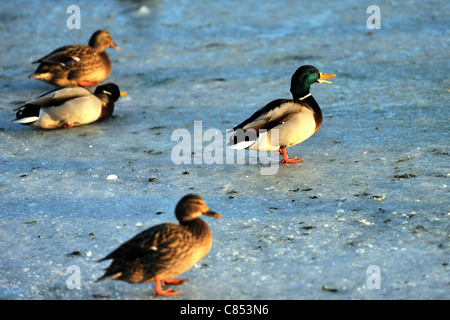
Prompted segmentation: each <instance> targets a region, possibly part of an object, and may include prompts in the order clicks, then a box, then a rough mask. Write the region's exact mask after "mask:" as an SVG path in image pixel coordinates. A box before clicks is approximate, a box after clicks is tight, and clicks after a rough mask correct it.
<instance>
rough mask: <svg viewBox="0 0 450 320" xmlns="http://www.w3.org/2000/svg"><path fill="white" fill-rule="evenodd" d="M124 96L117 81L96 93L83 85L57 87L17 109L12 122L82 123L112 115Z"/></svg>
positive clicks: (54, 125) (42, 124)
mask: <svg viewBox="0 0 450 320" xmlns="http://www.w3.org/2000/svg"><path fill="white" fill-rule="evenodd" d="M124 95H126V92H120V91H119V87H118V86H117V85H115V84H114V83H108V84H105V85H101V86H98V87H97V88H96V89H95V91H94V93H91V91H89V90H88V89H86V88H81V87H76V88H64V89H55V90H52V91H50V92H47V93H45V94H43V95H41V96H39V97H38V98H36V99H34V100H31V101H28V102H25V104H24V105H22V106H20V107H19V108H17V109H16V110H15V111H17V113H16V119H14V120H12V122H14V123H20V124H24V125H29V126H32V127H37V128H42V129H55V128H60V127H64V128H69V127H74V126H80V125H83V124H87V123H91V122H94V121H97V120H100V119H104V118H107V117H109V116H111V115H112V113H113V111H114V102H116V101H117V99H119V97H120V96H124Z"/></svg>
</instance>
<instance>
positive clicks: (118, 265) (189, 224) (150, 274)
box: [97, 194, 221, 296]
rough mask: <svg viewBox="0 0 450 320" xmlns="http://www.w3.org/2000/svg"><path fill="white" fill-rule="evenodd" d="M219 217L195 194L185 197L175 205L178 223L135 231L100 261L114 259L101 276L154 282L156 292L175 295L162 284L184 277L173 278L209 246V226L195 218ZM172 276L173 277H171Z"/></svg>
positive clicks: (206, 251)
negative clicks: (132, 236) (135, 233)
mask: <svg viewBox="0 0 450 320" xmlns="http://www.w3.org/2000/svg"><path fill="white" fill-rule="evenodd" d="M201 215H206V216H210V217H214V218H220V217H221V215H220V214H218V213H215V212H213V211H211V210H210V209H209V208H208V206H207V205H206V204H205V201H203V199H202V198H201V197H200V196H198V195H195V194H188V195H186V196H184V197H183V198H182V199H181V200H180V201H179V202H178V204H177V206H176V208H175V216H176V218H177V219H178V221H179V223H180V224H173V223H163V224H158V225H156V226H153V227H151V228H149V229H147V230H144V231H142V232H141V233H139V234H137V235H136V236H135V237H134V238H131V239H130V240H128V241H127V242H125V243H124V244H122V245H121V246H120V247H118V248H117V249H116V250H114V251H113V252H111V253H110V254H108V255H107V256H106V257H104V258H103V259H100V260H99V262H101V261H104V260H109V259H113V261H112V262H111V264H110V266H109V267H108V268H107V269H106V272H105V274H104V275H103V276H101V277H100V278H99V279H97V282H98V281H101V280H103V279H109V280H121V281H125V282H128V283H148V282H155V287H156V289H155V291H154V292H153V294H155V295H166V296H167V295H174V294H178V292H177V291H175V290H173V289H172V288H167V289H163V288H162V286H164V285H165V284H174V285H178V284H181V283H184V282H186V281H187V279H178V278H173V277H176V276H178V275H180V274H182V273H183V272H185V271H187V270H188V269H190V268H191V267H192V266H193V265H194V264H195V263H197V262H198V261H200V260H201V259H202V258H203V257H205V256H206V255H207V254H208V252H209V250H210V249H211V246H212V240H213V239H212V235H211V231H210V229H209V227H208V225H207V224H206V223H205V222H204V221H203V220H202V219H199V218H198V217H199V216H201ZM170 278H173V279H170Z"/></svg>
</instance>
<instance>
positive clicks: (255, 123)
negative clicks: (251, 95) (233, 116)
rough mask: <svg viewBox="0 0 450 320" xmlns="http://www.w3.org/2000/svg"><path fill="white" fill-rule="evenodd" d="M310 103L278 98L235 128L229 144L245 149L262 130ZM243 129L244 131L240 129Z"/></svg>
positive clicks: (296, 112)
mask: <svg viewBox="0 0 450 320" xmlns="http://www.w3.org/2000/svg"><path fill="white" fill-rule="evenodd" d="M304 107H309V106H308V104H306V103H302V102H295V101H293V100H290V99H277V100H274V101H272V102H270V103H268V104H267V105H266V106H264V107H262V108H261V109H259V110H258V111H256V112H255V113H254V114H253V115H252V116H250V117H249V118H248V119H247V120H245V121H243V122H242V123H240V124H238V125H237V126H235V127H234V128H233V131H235V133H234V134H233V135H232V136H231V137H230V140H229V142H228V144H227V145H228V146H231V147H232V148H235V149H245V148H248V147H250V146H252V145H253V144H254V143H255V142H256V141H257V139H258V137H259V134H260V130H265V131H269V130H271V129H273V128H274V127H276V126H278V125H281V124H283V123H285V122H287V121H289V120H290V119H292V118H293V117H295V116H296V115H297V114H299V113H300V112H301V111H302V109H303V108H304ZM239 129H241V130H242V131H243V132H242V131H240V130H239Z"/></svg>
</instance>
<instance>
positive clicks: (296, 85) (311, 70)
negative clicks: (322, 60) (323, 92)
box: [291, 66, 336, 100]
mask: <svg viewBox="0 0 450 320" xmlns="http://www.w3.org/2000/svg"><path fill="white" fill-rule="evenodd" d="M335 76H336V75H334V74H327V73H322V72H319V70H317V68H316V67H313V66H301V67H300V68H298V69H297V71H295V73H294V75H293V76H292V79H291V93H292V96H293V97H294V100H297V99H300V98H303V97H304V96H306V95H307V94H308V93H309V87H310V86H311V85H312V84H313V83H315V82H319V83H332V82H330V81H327V80H325V79H331V78H334V77H335Z"/></svg>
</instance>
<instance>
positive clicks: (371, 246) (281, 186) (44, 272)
mask: <svg viewBox="0 0 450 320" xmlns="http://www.w3.org/2000/svg"><path fill="white" fill-rule="evenodd" d="M70 4H76V5H78V6H79V7H80V9H81V17H82V21H81V29H80V30H69V29H68V28H67V27H66V20H67V18H68V17H69V14H67V13H66V4H64V3H62V2H61V1H56V0H55V1H45V2H44V1H39V2H38V1H9V2H7V1H2V2H0V33H1V38H2V46H1V49H0V50H1V55H0V61H1V64H0V68H1V73H0V98H1V101H2V104H1V106H0V148H1V150H2V151H1V154H0V162H1V166H0V203H1V207H2V212H1V215H0V217H1V220H0V248H1V254H0V298H2V299H102V298H103V299H148V298H150V299H221V300H226V299H449V298H450V290H449V284H450V277H449V269H448V268H449V266H448V263H449V229H450V228H449V194H448V187H447V186H448V185H449V166H448V163H449V149H448V142H449V111H448V110H449V92H450V83H449V78H448V74H449V67H448V65H449V58H450V50H449V20H448V15H447V13H448V12H449V9H450V8H449V2H448V1H433V2H432V1H401V2H400V1H395V2H394V1H382V2H380V4H379V6H380V9H381V29H379V30H377V29H374V30H370V29H368V28H367V26H366V20H367V18H368V17H369V14H367V13H366V9H367V7H368V6H369V5H371V4H373V3H371V2H367V3H366V2H358V4H356V3H355V2H354V1H339V2H337V1H335V2H329V1H314V2H312V1H311V2H299V1H294V0H292V1H289V0H286V1H284V0H282V1H255V0H250V1H232V2H230V1H187V0H179V1H173V0H164V1H163V0H160V1H119V0H116V1H96V2H93V1H72V2H71V3H70ZM100 28H105V29H108V30H109V31H110V33H111V34H112V36H113V39H114V41H115V42H116V44H117V45H119V46H120V47H121V48H122V50H120V51H115V50H108V53H109V56H110V58H111V60H112V62H113V71H112V73H111V75H110V77H109V78H108V79H107V81H108V82H115V83H117V84H118V85H119V87H120V88H121V90H124V91H127V92H128V96H127V97H125V98H121V99H120V100H119V101H118V103H117V105H116V109H115V113H114V117H113V118H111V119H108V120H106V121H102V122H98V123H94V124H91V125H87V126H82V127H75V128H71V129H67V130H55V131H42V130H35V129H32V128H29V127H25V126H20V125H17V124H13V123H11V122H10V120H11V119H13V118H14V112H13V111H12V109H13V105H12V104H10V102H11V101H16V100H27V99H30V98H33V97H35V96H37V95H39V94H41V93H43V92H45V91H48V90H50V89H52V88H53V87H52V86H50V85H48V84H46V83H42V82H39V81H36V80H30V79H27V76H28V75H29V74H30V73H32V72H33V71H34V69H35V65H31V62H32V61H33V60H36V59H37V58H40V57H41V56H43V55H44V54H47V53H48V52H50V50H52V49H54V48H56V47H58V46H61V45H65V44H69V43H87V42H88V39H89V37H90V36H91V34H92V33H93V31H95V30H97V29H100ZM303 64H312V65H314V66H316V67H317V68H319V70H320V71H322V72H325V73H335V74H336V75H337V76H336V78H335V79H333V84H332V85H327V84H315V85H313V86H312V88H311V91H312V94H313V95H314V97H315V98H316V100H317V101H318V102H319V104H320V105H321V107H322V111H323V113H324V122H323V125H322V128H321V129H320V130H319V131H318V132H317V133H316V134H315V135H314V136H313V137H312V138H310V139H308V140H306V141H305V142H303V143H302V144H300V145H297V146H294V147H291V148H289V149H288V153H289V155H290V156H295V155H297V156H301V157H303V158H304V159H305V160H304V162H302V163H298V164H288V165H280V166H279V168H278V172H277V174H275V175H269V176H264V175H261V170H260V169H261V165H260V164H244V165H238V164H205V163H201V164H181V165H174V164H173V162H172V159H171V151H172V149H173V148H174V146H175V145H176V144H177V142H176V141H172V140H171V135H172V132H173V131H174V130H175V129H180V128H182V129H183V128H184V129H187V130H189V132H193V129H194V121H202V128H203V130H207V129H216V130H217V131H218V133H221V134H222V135H223V137H225V132H226V130H227V129H230V128H232V127H233V126H234V125H236V124H238V123H240V122H241V121H242V120H244V119H245V118H246V117H247V116H249V115H251V114H252V113H253V112H254V111H255V110H256V109H257V108H259V107H261V106H262V105H264V104H266V103H268V102H269V101H271V100H274V99H277V98H289V97H290V93H289V84H290V77H291V75H292V73H293V72H294V71H295V70H296V69H297V67H299V66H300V65H303ZM224 143H225V138H224ZM207 145H208V142H205V143H204V144H203V147H205V146H207ZM193 151H194V150H193ZM115 176H116V177H117V178H116V177H115ZM108 177H110V178H108ZM111 177H114V179H111ZM155 178H156V179H155ZM191 192H194V193H198V194H200V195H201V196H203V197H204V199H205V200H206V202H207V204H208V205H209V206H210V207H211V208H212V209H213V210H215V211H217V212H220V213H221V214H222V216H223V217H222V219H220V220H215V219H209V218H205V220H206V221H207V223H208V224H209V225H210V227H211V229H212V232H213V235H214V244H213V248H212V250H211V252H210V253H209V255H208V256H207V257H205V258H204V259H203V260H202V261H200V262H199V263H198V264H197V265H196V266H195V267H194V268H192V269H191V270H189V271H187V272H186V273H185V274H184V275H183V276H184V277H187V278H189V282H188V283H186V284H184V285H182V286H181V287H179V288H177V289H179V291H180V295H178V296H174V297H171V298H160V297H152V296H151V293H152V292H153V289H154V287H153V284H145V285H130V284H127V283H122V282H113V281H110V282H101V283H94V280H95V279H96V278H98V277H99V276H100V275H102V272H103V270H102V269H103V268H105V267H106V266H107V262H105V263H101V264H99V263H96V260H97V259H99V258H102V257H103V256H104V255H106V254H107V253H109V252H110V251H112V250H113V249H114V248H116V247H117V246H118V245H119V244H120V243H123V242H124V241H126V240H128V239H129V238H131V237H132V236H133V235H135V234H136V233H138V232H140V231H141V230H144V229H145V228H147V227H150V226H152V225H154V224H157V223H162V222H167V221H169V222H175V217H174V215H173V209H174V206H175V204H176V202H177V201H178V200H179V199H180V198H181V197H182V196H183V195H185V194H187V193H191ZM371 265H376V266H378V267H379V268H380V274H381V284H380V287H381V288H380V289H370V288H368V285H367V279H368V277H369V274H368V273H367V268H368V267H369V266H371ZM70 266H76V267H78V268H79V271H80V275H81V282H80V284H81V288H80V289H76V288H74V289H70V288H69V287H68V286H67V283H66V281H67V280H68V278H69V277H70V276H71V275H72V273H68V272H67V270H68V268H69V267H70ZM327 288H328V290H327Z"/></svg>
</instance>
